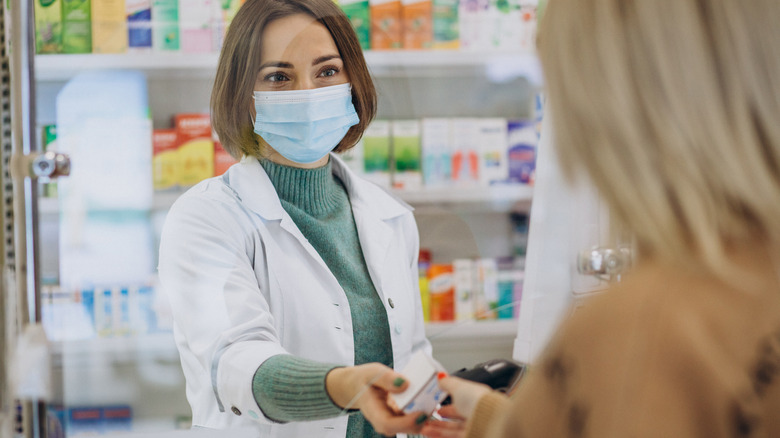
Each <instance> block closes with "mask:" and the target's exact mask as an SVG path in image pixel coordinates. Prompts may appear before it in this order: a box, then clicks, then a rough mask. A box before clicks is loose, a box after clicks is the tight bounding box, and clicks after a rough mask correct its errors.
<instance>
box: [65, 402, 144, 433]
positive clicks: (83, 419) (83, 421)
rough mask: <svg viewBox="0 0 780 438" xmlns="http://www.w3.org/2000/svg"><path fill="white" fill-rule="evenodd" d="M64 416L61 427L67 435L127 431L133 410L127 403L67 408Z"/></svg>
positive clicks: (130, 426) (130, 428)
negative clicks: (64, 419)
mask: <svg viewBox="0 0 780 438" xmlns="http://www.w3.org/2000/svg"><path fill="white" fill-rule="evenodd" d="M65 418H66V424H65V425H64V428H63V429H64V430H65V433H66V434H67V436H93V435H103V434H109V433H114V432H129V431H130V430H132V426H133V410H132V408H131V407H130V406H127V405H112V406H84V407H72V408H67V414H66V416H65Z"/></svg>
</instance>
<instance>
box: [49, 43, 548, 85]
mask: <svg viewBox="0 0 780 438" xmlns="http://www.w3.org/2000/svg"><path fill="white" fill-rule="evenodd" d="M364 56H365V59H366V63H367V64H368V66H369V68H370V69H371V70H372V71H373V72H374V73H376V74H384V73H393V72H398V71H401V72H403V71H406V70H408V69H421V68H422V69H428V68H435V67H485V68H487V69H497V70H499V71H500V72H506V71H511V72H514V74H516V75H525V76H529V77H531V78H532V79H533V80H535V79H537V77H538V76H540V75H539V71H540V69H539V64H538V59H537V56H536V54H535V52H533V51H530V50H517V51H479V52H477V51H465V50H464V51H462V50H388V51H377V50H373V51H372V50H368V51H365V52H364ZM218 60H219V53H183V52H170V53H165V52H136V53H133V52H128V53H117V54H100V53H86V54H68V55H65V54H43V55H36V56H35V61H34V68H35V76H36V79H37V80H39V81H56V80H67V79H70V78H71V77H73V76H74V75H76V74H78V73H80V72H83V71H91V70H106V69H133V70H141V71H144V72H146V73H147V74H149V75H155V76H156V75H165V76H174V75H176V74H183V75H188V76H189V75H195V76H207V77H208V76H213V75H214V73H215V71H216V66H217V62H218Z"/></svg>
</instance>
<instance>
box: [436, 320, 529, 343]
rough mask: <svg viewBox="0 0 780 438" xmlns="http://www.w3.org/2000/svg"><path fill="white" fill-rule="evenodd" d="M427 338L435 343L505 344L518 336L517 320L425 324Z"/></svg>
mask: <svg viewBox="0 0 780 438" xmlns="http://www.w3.org/2000/svg"><path fill="white" fill-rule="evenodd" d="M425 336H426V337H428V339H429V340H430V341H431V342H432V343H434V344H442V343H463V342H470V341H479V342H481V343H482V342H484V343H490V342H499V343H503V342H504V341H505V340H506V339H512V340H513V341H514V338H515V337H516V336H517V320H516V319H493V320H465V321H454V322H429V323H426V324H425Z"/></svg>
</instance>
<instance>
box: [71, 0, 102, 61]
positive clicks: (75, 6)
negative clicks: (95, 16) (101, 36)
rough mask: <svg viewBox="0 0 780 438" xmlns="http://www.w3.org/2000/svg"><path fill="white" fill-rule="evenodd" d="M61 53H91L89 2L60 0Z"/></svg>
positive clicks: (84, 0) (83, 0) (88, 0)
mask: <svg viewBox="0 0 780 438" xmlns="http://www.w3.org/2000/svg"><path fill="white" fill-rule="evenodd" d="M98 1H99V0H98ZM62 52H63V53H91V52H92V22H91V9H90V0H62Z"/></svg>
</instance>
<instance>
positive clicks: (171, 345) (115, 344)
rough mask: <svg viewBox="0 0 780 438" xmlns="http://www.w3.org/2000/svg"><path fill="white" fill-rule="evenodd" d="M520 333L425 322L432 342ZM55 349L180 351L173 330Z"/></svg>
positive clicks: (497, 324) (54, 345) (487, 325)
mask: <svg viewBox="0 0 780 438" xmlns="http://www.w3.org/2000/svg"><path fill="white" fill-rule="evenodd" d="M516 334H517V320H516V319H496V320H481V321H452V322H428V323H425V335H426V336H427V337H428V338H429V339H430V340H431V341H432V342H437V341H461V340H464V339H479V338H485V339H496V338H500V339H505V338H509V337H511V338H514V337H515V335H516ZM51 351H52V353H53V354H54V355H55V356H62V355H68V356H70V355H75V356H79V357H81V356H84V355H86V356H89V355H93V354H104V355H121V356H123V357H130V358H132V357H134V356H136V355H138V354H140V353H147V352H150V353H176V354H178V352H177V350H176V343H175V341H174V339H173V333H171V332H159V333H146V334H139V335H128V336H106V337H94V338H87V339H78V340H66V341H52V342H51Z"/></svg>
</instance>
